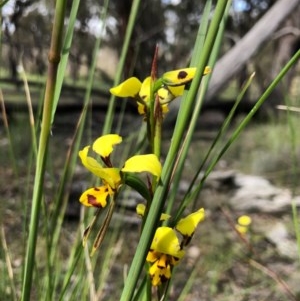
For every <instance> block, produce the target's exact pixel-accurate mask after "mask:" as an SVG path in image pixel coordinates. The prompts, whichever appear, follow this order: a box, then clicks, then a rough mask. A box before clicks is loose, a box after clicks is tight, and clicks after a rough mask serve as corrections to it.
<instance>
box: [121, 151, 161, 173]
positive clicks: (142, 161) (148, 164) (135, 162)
mask: <svg viewBox="0 0 300 301" xmlns="http://www.w3.org/2000/svg"><path fill="white" fill-rule="evenodd" d="M161 169H162V167H161V164H160V162H159V160H158V158H157V156H156V155H154V154H148V155H136V156H133V157H131V158H129V159H128V160H127V161H126V162H125V165H124V167H123V168H122V169H121V170H122V171H123V172H149V173H151V174H152V175H154V176H156V177H160V174H161Z"/></svg>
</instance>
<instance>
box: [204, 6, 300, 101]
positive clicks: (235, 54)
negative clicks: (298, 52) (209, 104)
mask: <svg viewBox="0 0 300 301" xmlns="http://www.w3.org/2000/svg"><path fill="white" fill-rule="evenodd" d="M299 3H300V0H289V1H287V0H278V1H277V2H276V3H275V4H274V5H273V6H272V7H271V8H270V9H269V11H268V12H266V14H265V15H264V16H263V17H262V18H261V19H260V20H259V21H258V22H257V23H256V24H255V25H254V26H253V28H252V29H251V30H250V31H249V32H248V33H247V34H246V35H245V36H244V37H243V38H242V39H241V40H240V41H238V42H237V44H236V45H235V46H234V47H233V48H232V49H231V50H229V52H227V53H226V54H225V55H224V56H223V57H221V58H220V59H219V60H218V61H217V63H216V65H215V67H214V68H213V69H214V70H213V74H212V77H211V81H210V85H209V88H208V92H207V97H206V99H207V100H209V99H211V98H212V97H213V96H214V95H216V94H217V93H218V92H220V90H221V89H222V88H223V87H224V86H225V85H226V84H227V83H228V81H229V80H230V79H231V78H232V77H233V76H234V75H235V74H236V73H237V72H238V71H239V70H240V69H241V68H242V67H243V66H244V64H245V63H246V62H247V61H248V60H249V59H250V58H251V57H253V56H254V55H255V53H256V52H257V51H258V49H259V48H260V47H261V46H262V45H263V43H264V42H266V41H267V40H268V39H270V37H271V35H272V34H273V33H274V32H275V30H276V29H277V28H278V26H279V25H280V23H282V22H283V21H284V20H285V19H286V18H287V17H288V15H290V14H291V13H292V12H293V10H294V9H295V7H296V6H297V5H299Z"/></svg>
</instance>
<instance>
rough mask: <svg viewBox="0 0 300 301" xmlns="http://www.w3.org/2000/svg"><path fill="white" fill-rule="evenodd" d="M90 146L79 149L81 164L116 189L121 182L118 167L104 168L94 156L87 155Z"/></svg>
mask: <svg viewBox="0 0 300 301" xmlns="http://www.w3.org/2000/svg"><path fill="white" fill-rule="evenodd" d="M89 148H90V146H86V147H85V148H84V149H83V150H81V151H79V157H80V159H81V162H82V164H83V166H84V167H85V168H86V169H87V170H89V171H90V172H92V173H93V174H94V175H96V176H97V177H99V178H100V179H102V180H103V181H104V182H106V183H108V184H109V186H110V187H111V188H113V189H116V188H117V187H118V186H119V185H120V183H121V176H120V170H119V169H118V168H104V167H102V165H101V164H100V163H99V162H98V161H97V160H95V159H94V158H92V157H90V156H88V151H89Z"/></svg>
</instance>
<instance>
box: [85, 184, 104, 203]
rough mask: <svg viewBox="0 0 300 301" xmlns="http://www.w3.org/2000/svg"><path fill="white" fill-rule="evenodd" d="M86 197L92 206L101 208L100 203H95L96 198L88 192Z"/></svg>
mask: <svg viewBox="0 0 300 301" xmlns="http://www.w3.org/2000/svg"><path fill="white" fill-rule="evenodd" d="M95 189H96V188H95ZM87 199H88V203H89V204H91V205H92V206H94V207H98V208H102V206H101V204H99V203H97V198H96V197H95V196H93V195H92V194H88V195H87Z"/></svg>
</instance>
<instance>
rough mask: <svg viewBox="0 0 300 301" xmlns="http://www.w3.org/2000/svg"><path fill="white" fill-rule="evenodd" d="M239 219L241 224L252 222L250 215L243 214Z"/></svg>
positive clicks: (246, 224)
mask: <svg viewBox="0 0 300 301" xmlns="http://www.w3.org/2000/svg"><path fill="white" fill-rule="evenodd" d="M237 221H238V224H239V225H241V226H244V227H248V226H250V224H251V222H252V220H251V217H250V216H248V215H241V216H240V217H239V218H238V220H237Z"/></svg>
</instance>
